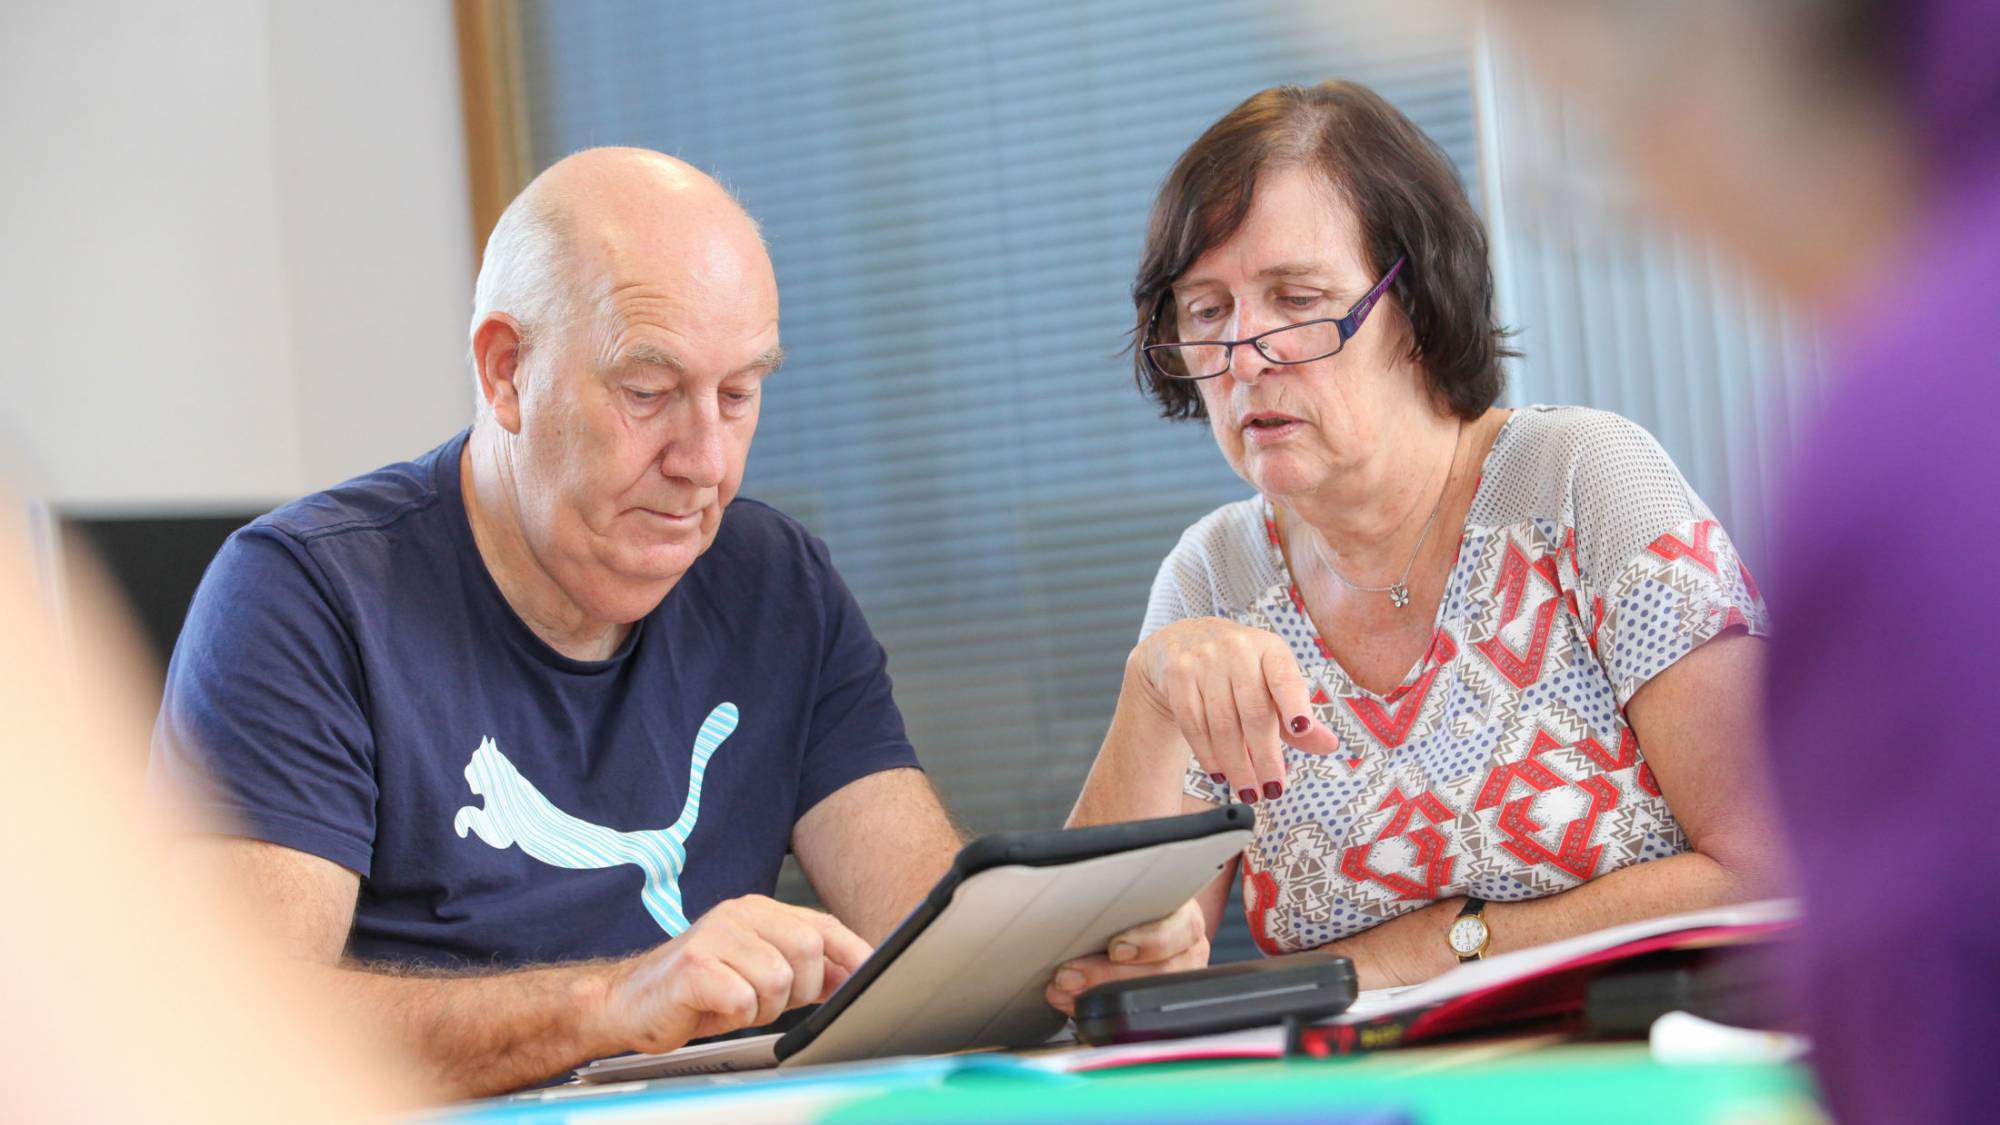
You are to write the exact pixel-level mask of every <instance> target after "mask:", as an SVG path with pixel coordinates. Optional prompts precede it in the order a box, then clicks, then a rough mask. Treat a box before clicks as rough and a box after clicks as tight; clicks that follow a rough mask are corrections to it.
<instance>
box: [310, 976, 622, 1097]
mask: <svg viewBox="0 0 2000 1125" xmlns="http://www.w3.org/2000/svg"><path fill="white" fill-rule="evenodd" d="M615 964H616V962H610V961H590V962H579V963H576V964H571V965H557V966H550V967H546V968H535V969H521V970H516V971H512V972H502V973H485V974H478V975H453V974H443V973H434V974H427V973H422V972H412V971H406V970H398V969H393V968H385V967H382V966H375V965H366V964H361V963H356V962H347V963H344V964H342V965H340V966H338V967H329V968H328V969H327V970H326V972H327V973H329V974H330V975H331V977H332V978H333V980H332V983H333V985H334V990H335V994H336V995H338V996H341V997H345V998H348V999H350V1000H351V1002H352V1005H353V1009H354V1012H355V1019H356V1021H357V1022H360V1023H362V1024H364V1025H366V1026H371V1027H373V1028H377V1029H380V1033H381V1034H382V1035H383V1036H384V1037H385V1038H388V1039H390V1040H391V1041H394V1042H397V1043H398V1044H399V1045H400V1047H401V1050H402V1053H403V1054H404V1056H405V1057H406V1058H407V1059H408V1060H410V1063H411V1069H412V1070H413V1071H415V1072H416V1073H417V1075H418V1077H419V1079H420V1080H422V1081H424V1082H425V1083H426V1084H427V1085H429V1086H430V1087H431V1088H432V1089H433V1090H436V1091H437V1092H439V1093H440V1094H442V1095H444V1096H447V1097H478V1096H482V1095H489V1094H499V1093H504V1092H506V1091H508V1090H515V1089H519V1088H520V1087H522V1086H526V1085H529V1084H532V1083H535V1082H540V1081H543V1080H545V1079H548V1078H552V1077H555V1076H557V1075H560V1074H562V1073H563V1072H565V1071H567V1070H569V1069H570V1068H572V1067H575V1066H577V1065H579V1064H581V1063H584V1062H587V1061H589V1060H591V1059H594V1058H600V1057H602V1056H604V1055H609V1054H616V1053H618V1052H619V1051H623V1050H626V1049H627V1047H626V1045H625V1044H623V1043H619V1042H615V1041H613V1040H612V1039H611V1038H610V1037H609V1036H608V1035H607V1033H606V1031H605V1029H604V1027H603V1026H602V1020H601V1018H600V1013H601V1012H602V1011H603V1008H604V995H605V989H606V980H607V976H608V973H609V972H610V971H611V969H612V968H613V966H614V965H615Z"/></svg>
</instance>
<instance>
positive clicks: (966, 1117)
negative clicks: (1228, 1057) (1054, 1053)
mask: <svg viewBox="0 0 2000 1125" xmlns="http://www.w3.org/2000/svg"><path fill="white" fill-rule="evenodd" d="M1822 1119H1823V1118H1822V1117H1821V1115H1820V1114H1819V1112H1818V1111H1817V1110H1816V1109H1815V1105H1814V1102H1813V1099H1812V1088H1811V1084H1810V1081H1809V1079H1808V1077H1807V1075H1806V1073H1805V1071H1804V1070H1803V1068H1800V1067H1797V1066H1778V1065H1770V1064H1741V1065H1716V1064H1708V1065H1698V1066H1666V1065H1662V1064H1660V1063H1657V1062H1655V1061H1653V1059H1652V1057H1651V1055H1650V1054H1649V1053H1648V1052H1647V1050H1646V1047H1645V1045H1644V1044H1642V1043H1616V1044H1576V1043H1564V1042H1561V1041H1560V1040H1558V1039H1557V1038H1555V1037H1549V1036H1543V1037H1528V1038H1515V1039H1497V1040H1488V1041H1483V1042H1475V1043H1468V1044H1462V1045H1452V1046H1439V1047H1423V1048H1413V1049H1400V1050H1392V1051H1382V1052H1377V1053H1374V1054H1368V1055H1358V1056H1352V1057H1347V1058H1338V1059H1326V1060H1316V1059H1283V1060H1276V1059H1273V1060H1235V1061H1210V1062H1177V1063H1160V1064H1154V1065H1149V1066H1141V1067H1131V1068H1125V1069H1117V1070H1105V1071H1096V1072H1092V1073H1087V1074H1060V1073H1052V1072H1048V1071H1043V1070H1037V1069H1031V1068H1029V1067H1025V1066H1021V1065H1019V1064H1018V1063H1017V1062H1016V1061H1015V1060H1013V1059H1011V1058H1010V1057H1009V1056H1006V1055H983V1056H982V1055H971V1056H955V1057H952V1058H946V1059H937V1060H922V1061H918V1062H914V1063H912V1062H901V1063H887V1064H883V1065H882V1066H880V1067H869V1066H861V1067H853V1068H841V1069H840V1070H839V1071H838V1072H829V1073H827V1074H826V1075H825V1076H823V1077H819V1076H814V1075H811V1074H809V1073H806V1072H803V1071H801V1072H792V1073H790V1074H787V1073H786V1072H764V1073H762V1074H760V1075H744V1076H733V1078H732V1080H730V1081H728V1082H727V1083H726V1084H722V1085H701V1084H690V1083H687V1082H684V1081H683V1082H661V1083H631V1084H628V1085H627V1086H625V1087H608V1088H604V1089H602V1090H601V1091H592V1092H590V1093H585V1094H577V1095H572V1096H558V1097H552V1098H549V1099H547V1100H545V1101H540V1102H524V1101H509V1102H486V1103H478V1104H474V1105H467V1106H461V1107H456V1108H454V1109H451V1110H447V1111H444V1112H441V1113H439V1114H435V1115H431V1116H430V1117H429V1118H428V1120H430V1121H434V1122H452V1123H453V1125H500V1123H510V1125H511V1123H521V1125H539V1123H544V1122H554V1121H577V1122H591V1121H607V1122H608V1121H613V1120H615V1121H618V1122H621V1123H626V1122H640V1121H652V1120H658V1121H678V1122H686V1121H704V1122H706V1121H799V1122H819V1121H824V1122H828V1123H829V1125H860V1123H865V1122H885V1123H899V1122H908V1123H912V1125H914V1123H918V1122H924V1123H928V1122H936V1121H950V1122H954V1123H968V1125H1001V1123H1006V1122H1027V1121H1036V1122H1045V1121H1065V1122H1068V1121H1080V1122H1090V1121H1106V1122H1108V1121H1139V1122H1147V1123H1149V1125H1181V1123H1184V1122H1197V1121H1215V1122H1231V1123H1238V1122H1254V1123H1255V1125H1282V1123H1285V1122H1291V1121H1308V1120H1310V1121H1333V1122H1338V1121H1353V1122H1357V1123H1359V1122H1395V1121H1411V1122H1423V1123H1425V1125H1434V1123H1435V1125H1456V1123H1461V1122H1462V1123H1465V1125H1475V1123H1476V1125H1514V1123H1520V1125H1528V1123H1530V1122H1533V1123H1537V1125H1539V1123H1544V1122H1552V1121H1592V1122H1594V1121H1611V1120H1615V1121H1617V1122H1619V1123H1620V1125H1653V1123H1662V1125H1664V1123H1668V1122H1675V1123H1678V1122H1709V1121H1713V1122H1731V1123H1739V1122H1747V1121H1763V1122H1784V1123H1808V1122H1816V1121H1820V1120H1822Z"/></svg>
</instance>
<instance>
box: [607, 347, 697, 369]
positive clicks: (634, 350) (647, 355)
mask: <svg viewBox="0 0 2000 1125" xmlns="http://www.w3.org/2000/svg"><path fill="white" fill-rule="evenodd" d="M635 363H636V364H638V365H640V366H642V367H664V368H666V369H667V370H669V371H672V372H674V373H675V374H677V375H679V374H684V373H686V371H687V364H685V363H682V362H681V357H679V356H677V355H675V354H674V353H672V352H670V351H668V350H666V349H665V348H662V347H660V346H658V345H657V344H633V345H632V346H631V347H628V348H626V349H625V350H624V351H622V352H620V353H618V363H617V366H619V367H624V366H626V365H627V364H635Z"/></svg>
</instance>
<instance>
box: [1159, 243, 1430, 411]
mask: <svg viewBox="0 0 2000 1125" xmlns="http://www.w3.org/2000/svg"><path fill="white" fill-rule="evenodd" d="M1407 261H1409V255H1407V254H1398V255H1397V256H1396V261H1395V263H1394V264H1393V265H1391V266H1390V267H1389V272H1388V273H1385V274H1383V275H1382V280H1380V281H1378V282H1376V283H1375V288H1373V289H1370V290H1369V291H1368V292H1367V293H1365V294H1363V295H1362V297H1361V299H1360V300H1358V301H1356V302H1354V304H1353V305H1351V306H1349V307H1348V310H1347V315H1346V316H1339V317H1333V316H1327V317H1321V318H1319V319H1318V320H1302V321H1300V322H1298V323H1297V324H1287V325H1283V326H1281V327H1278V328H1273V329H1271V330H1270V331H1269V332H1259V333H1258V334H1256V335H1255V336H1249V337H1246V338H1244V339H1241V340H1170V341H1162V342H1160V343H1157V344H1147V345H1145V346H1143V347H1141V348H1140V349H1139V351H1140V353H1141V354H1143V355H1144V356H1145V357H1146V366H1148V367H1150V368H1152V369H1153V370H1154V371H1155V372H1157V373H1158V374H1159V376H1160V377H1161V378H1162V379H1176V380H1180V381H1182V382H1188V383H1198V382H1200V381H1201V380H1203V379H1215V378H1219V377H1221V376H1223V375H1226V374H1228V373H1229V368H1230V366H1231V365H1232V364H1233V363H1234V362H1235V358H1236V349H1237V348H1238V347H1240V346H1242V345H1244V344H1249V345H1250V346H1252V347H1254V348H1256V349H1257V354H1258V355H1260V356H1263V357H1264V358H1265V359H1267V360H1269V361H1271V362H1272V363H1276V364H1282V365H1284V366H1287V367H1289V366H1294V365H1297V364H1301V363H1318V362H1319V361H1320V360H1322V359H1326V358H1328V357H1329V356H1336V355H1339V354H1340V352H1341V349H1343V348H1345V347H1347V341H1349V340H1351V339H1353V338H1354V334H1355V333H1356V332H1359V331H1361V322H1362V321H1364V320H1367V319H1368V314H1369V313H1370V312H1372V311H1374V308H1375V305H1376V303H1377V302H1379V301H1380V300H1381V299H1382V295H1383V294H1384V293H1387V292H1388V291H1389V285H1390V284H1391V283H1392V282H1394V281H1395V280H1396V275H1397V274H1399V273H1401V272H1403V263H1404V262H1407ZM1159 319H1160V314H1159V311H1158V310H1155V311H1154V313H1153V316H1152V319H1150V320H1148V321H1147V322H1146V335H1147V336H1151V335H1152V334H1153V325H1154V324H1155V323H1156V322H1158V320H1159ZM1315 324H1331V325H1333V326H1334V329H1335V331H1337V332H1338V333H1339V334H1340V342H1339V343H1338V344H1335V345H1334V346H1333V350H1332V351H1330V352H1326V353H1324V354H1322V355H1316V356H1311V357H1309V358H1306V359H1279V358H1278V357H1277V356H1274V355H1272V354H1271V353H1270V352H1268V351H1265V350H1264V341H1265V340H1268V339H1270V338H1271V337H1273V336H1276V335H1278V334H1280V333H1283V332H1291V331H1294V330H1296V329H1300V328H1310V327H1312V326H1313V325H1315ZM1183 347H1204V348H1221V349H1222V355H1223V362H1222V370H1220V371H1217V372H1215V373H1214V374H1213V375H1176V374H1174V373H1173V372H1171V371H1168V370H1167V369H1166V368H1164V367H1162V366H1161V365H1160V361H1159V360H1157V359H1154V358H1153V356H1154V353H1155V352H1157V351H1159V350H1160V349H1163V348H1183Z"/></svg>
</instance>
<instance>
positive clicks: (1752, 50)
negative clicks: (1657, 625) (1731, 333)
mask: <svg viewBox="0 0 2000 1125" xmlns="http://www.w3.org/2000/svg"><path fill="white" fill-rule="evenodd" d="M1494 7H1495V8H1496V9H1497V10H1498V12H1499V13H1501V14H1502V15H1503V16H1505V17H1506V23H1505V25H1504V26H1505V28H1506V29H1507V30H1509V31H1511V32H1513V33H1515V34H1517V35H1518V37H1519V39H1520V41H1521V42H1522V43H1523V44H1524V45H1525V46H1527V47H1528V48H1529V49H1530V54H1531V56H1532V57H1534V58H1535V59H1537V60H1538V61H1539V62H1540V63H1541V64H1542V65H1543V67H1544V69H1545V72H1546V73H1548V74H1550V75H1551V76H1552V77H1555V78H1557V79H1559V80H1561V81H1562V82H1564V83H1565V84H1567V85H1568V86H1570V87H1571V88H1573V89H1574V90H1575V91H1576V92H1577V93H1578V94H1579V95H1580V97H1579V98H1578V99H1577V100H1578V101H1579V102H1580V103H1584V104H1587V105H1588V106H1590V107H1592V108H1594V109H1596V110H1598V111H1600V112H1602V113H1604V115H1605V117H1606V124H1608V125H1609V133H1610V135H1611V136H1612V137H1613V138H1615V139H1616V140H1617V141H1618V142H1619V143H1620V144H1622V145H1623V146H1624V147H1625V148H1626V149H1627V150H1628V155H1629V156H1630V158H1631V160H1632V162H1633V164H1634V166H1635V167H1636V168H1637V169H1638V170H1639V172H1640V173H1641V174H1642V175H1643V176H1644V177H1645V179H1646V180H1647V181H1648V184H1649V186H1650V187H1652V188H1653V189H1655V190H1657V192H1658V193H1659V195H1660V196H1661V197H1662V199H1663V202H1665V203H1666V204H1667V205H1668V207H1669V208H1670V209H1671V210H1673V211H1675V212H1677V213H1678V214H1679V216H1680V217H1682V218H1683V219H1686V220H1688V221H1689V222H1691V224H1692V225H1694V226H1695V227H1697V228H1699V229H1701V230H1704V231H1706V232H1707V233H1709V234H1711V235H1713V236H1714V237H1716V238H1717V239H1718V240H1720V241H1721V242H1722V243H1723V244H1724V246H1725V247H1726V248H1728V249H1729V250H1731V251H1733V252H1734V253H1735V254H1736V255H1737V256H1738V257H1740V258H1741V259H1742V260H1743V261H1744V262H1746V263H1747V264H1748V265H1749V266H1750V267H1751V268H1752V269H1754V270H1755V271H1756V272H1757V273H1758V274H1759V275H1761V277H1762V278H1763V280H1764V281H1765V282H1766V283H1767V284H1770V285H1772V286H1774V287H1776V288H1778V289H1779V290H1780V291H1782V292H1783V293H1785V294H1786V295H1788V296H1789V297H1790V298H1791V299H1792V300H1794V301H1797V302H1799V303H1800V304H1802V305H1804V306H1805V307H1806V308H1807V309H1809V310H1810V311H1811V312H1812V313H1814V314H1815V316H1816V318H1817V320H1818V322H1819V325H1820V329H1821V332H1822V334H1823V339H1824V341H1825V343H1826V345H1827V347H1826V354H1827V355H1828V356H1829V357H1830V358H1831V366H1832V368H1833V370H1832V372H1831V373H1830V374H1831V379H1830V386H1829V397H1828V400H1827V402H1826V403H1825V405H1824V408H1823V410H1822V412H1821V415H1820V417H1819V418H1818V420H1817V423H1816V425H1815V426H1814V427H1813V428H1812V429H1811V430H1810V432H1809V433H1808V434H1807V435H1806V437H1805V438H1804V440H1803V442H1802V444H1801V447H1800V448H1799V450H1798V451H1797V454H1796V457H1795V460H1794V461H1793V465H1792V474H1791V482H1790V486H1789V489H1788V492H1787V495H1786V502H1785V504H1784V506H1783V508H1782V511H1783V513H1784V515H1783V516H1782V517H1781V518H1780V520H1779V521H1778V526H1777V529H1776V530H1777V532H1778V535H1777V538H1776V540H1775V543H1776V555H1775V557H1776V561H1777V569H1776V570H1775V572H1774V574H1773V576H1772V580H1771V581H1770V582H1769V583H1768V584H1767V588H1768V590H1769V591H1770V594H1771V600H1772V602H1773V603H1774V604H1773V610H1774V613H1775V618H1776V626H1775V644H1774V650H1773V653H1772V659H1771V662H1770V674H1769V678H1768V683H1769V687H1770V699H1769V707H1770V715H1771V719H1770V721H1771V731H1772V736H1773V742H1774V747H1773V749H1774V760H1775V763H1776V774H1777V776H1776V781H1777V786H1778V790H1779V796H1780V803H1781V807H1782V808H1783V810H1784V812H1785V813H1786V815H1787V820H1788V827H1789V828H1790V830H1791V832H1792V844H1793V848H1792V851H1793V852H1794V854H1795V855H1796V862H1797V866H1798V875H1799V879H1800V883H1801V887H1802V891H1803V894H1804V898H1805V905H1806V909H1807V914H1808V918H1807V923H1806V927H1805V931H1804V939H1803V950H1802V953H1803V956H1802V958H1801V960H1800V967H1801V970H1802V973H1801V977H1800V984H1801V986H1802V989H1803V993H1802V998H1803V1004H1804V1009H1805V1013H1806V1016H1807V1029H1808V1031H1809V1032H1810V1034H1811V1036H1812V1039H1813V1042H1814V1056H1813V1059H1814V1064H1815V1066H1816V1068H1817V1069H1818V1072H1819V1076H1820V1079H1821V1081H1822V1083H1823V1085H1824V1087H1825V1091H1826V1096H1827V1100H1828V1102H1829V1104H1830V1107H1831V1108H1832V1109H1833V1111H1834V1113H1835V1114H1836V1115H1837V1116H1838V1117H1840V1118H1841V1119H1843V1120H1848V1121H1891V1120H1895V1121H1969V1120H1975V1119H1981V1118H1984V1117H1987V1116H1990V1115H1991V1113H1992V1112H1993V1110H1992V1107H1993V1105H1994V1103H1995V1099H1996V1097H2000V1073H1996V1071H1995V1069H1994V1067H1993V1066H1992V1064H1991V1063H1990V1061H1989V1060H1988V1056H1989V1054H1990V1050H1991V1044H1992V1042H1993V1040H1994V1039H1995V1037H1996V1036H2000V1010H1996V1008H1995V1007H1994V1005H1993V998H1994V997H1995V996H2000V931H1996V930H1995V929H1994V928H1993V926H1992V925H1991V921H1992V920H1993V918H1994V915H1995V907H1994V898H1995V864H1994V862H1993V861H1994V860H1995V859H1996V858H2000V837H1996V833H1995V828H1994V826H1993V823H1992V817H1993V810H1994V809H1995V808H1996V807H2000V773H1996V771H1995V770H1994V768H1993V762H1992V759H1993V757H1994V738H1995V731H1996V730H2000V692H1996V691H1995V689H1994V686H1993V683H1992V680H1993V676H1994V673H1995V672H1996V670H2000V659H1996V656H2000V653H1996V637H2000V594H1996V592H1995V590H1994V587H1993V581H1994V580H1993V576H1992V575H1993V564H1994V560H1995V559H1996V558H2000V526H1996V524H1995V521H1994V519H1993V512H1994V507H1995V503H1994V486H1995V483H1996V477H2000V474H1996V473H1995V471H1994V469H1993V467H1992V461H1991V459H1990V454H1989V452H1988V450H1989V448H1990V446H1991V445H1992V443H1993V426H1994V421H1995V418H1996V417H2000V383H1996V371H1995V366H1996V364H1995V360H1994V352H1995V347H1994V343H1993V339H1992V337H1993V333H1994V324H1995V323H1996V321H2000V65H1996V63H1995V53H1996V50H2000V4H1995V3H1993V2H1992V0H1910V2H1906V3H1888V2H1886V0H1695V2H1691V3H1680V4H1672V5H1665V4H1653V3H1639V2H1621V3H1596V2H1592V3H1580V2H1576V0H1499V2H1498V3H1496V4H1495V5H1494Z"/></svg>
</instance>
